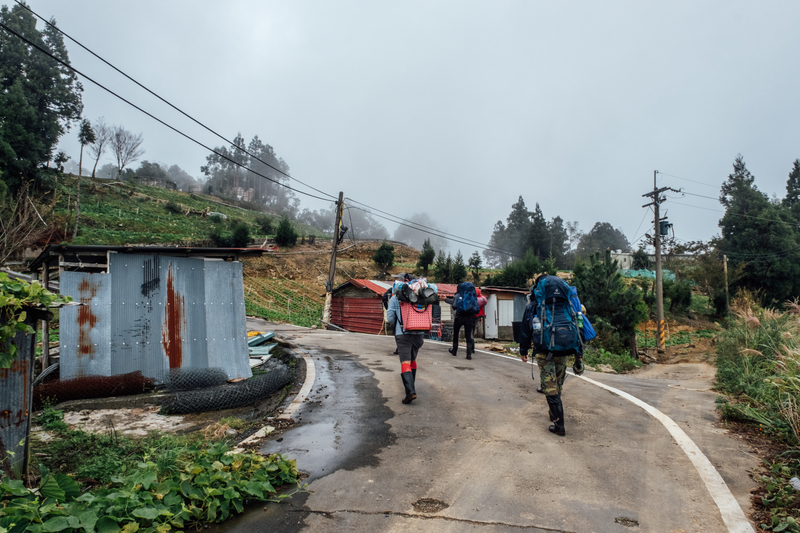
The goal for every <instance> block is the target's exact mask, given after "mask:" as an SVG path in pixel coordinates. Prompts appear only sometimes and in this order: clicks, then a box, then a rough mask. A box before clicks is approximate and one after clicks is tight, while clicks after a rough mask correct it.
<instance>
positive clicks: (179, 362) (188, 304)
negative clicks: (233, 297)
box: [109, 254, 208, 382]
mask: <svg viewBox="0 0 800 533" xmlns="http://www.w3.org/2000/svg"><path fill="white" fill-rule="evenodd" d="M203 265H204V261H203V260H202V259H196V258H187V257H167V256H157V255H140V254H110V258H109V270H110V272H111V371H112V374H114V375H116V374H125V373H127V372H133V371H136V370H141V371H142V374H144V375H145V376H146V377H152V378H155V379H156V380H157V381H158V382H163V381H165V380H166V378H167V377H168V375H169V370H170V369H172V368H182V367H195V368H206V367H208V352H207V349H206V334H205V333H206V327H205V310H204V306H203V301H204V298H205V290H204V271H203Z"/></svg>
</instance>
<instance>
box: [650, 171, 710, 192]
mask: <svg viewBox="0 0 800 533" xmlns="http://www.w3.org/2000/svg"><path fill="white" fill-rule="evenodd" d="M658 173H659V174H662V175H664V176H669V177H670V178H677V179H679V180H683V181H691V182H692V183H697V184H699V185H705V186H706V187H711V188H712V189H718V188H719V185H711V184H710V183H705V182H702V181H697V180H690V179H689V178H682V177H680V176H675V175H674V174H666V173H664V172H661V171H660V170H659V171H658Z"/></svg>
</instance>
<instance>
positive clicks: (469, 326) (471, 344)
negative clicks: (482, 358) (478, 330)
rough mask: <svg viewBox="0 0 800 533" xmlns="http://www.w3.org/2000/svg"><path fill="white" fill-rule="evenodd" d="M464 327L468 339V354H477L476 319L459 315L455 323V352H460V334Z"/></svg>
mask: <svg viewBox="0 0 800 533" xmlns="http://www.w3.org/2000/svg"><path fill="white" fill-rule="evenodd" d="M462 326H463V327H464V336H465V337H466V338H467V353H468V354H472V353H474V352H475V337H474V333H475V317H474V316H470V315H466V316H463V315H459V316H457V317H456V320H455V322H453V351H454V352H455V351H456V350H458V334H459V331H460V330H461V327H462Z"/></svg>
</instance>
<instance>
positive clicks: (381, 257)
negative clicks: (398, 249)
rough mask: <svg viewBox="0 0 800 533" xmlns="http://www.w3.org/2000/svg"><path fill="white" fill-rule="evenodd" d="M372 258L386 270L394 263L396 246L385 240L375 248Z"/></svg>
mask: <svg viewBox="0 0 800 533" xmlns="http://www.w3.org/2000/svg"><path fill="white" fill-rule="evenodd" d="M372 260H373V261H375V264H376V265H378V266H379V267H380V268H381V269H382V270H383V271H386V269H387V268H389V267H390V266H392V264H393V263H394V246H392V245H391V244H389V243H388V242H384V243H383V244H381V245H380V246H379V247H378V249H377V250H375V253H374V254H372Z"/></svg>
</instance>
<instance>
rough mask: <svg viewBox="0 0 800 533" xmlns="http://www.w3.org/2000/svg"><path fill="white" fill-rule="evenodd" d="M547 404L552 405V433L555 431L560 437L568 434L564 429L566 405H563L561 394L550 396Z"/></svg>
mask: <svg viewBox="0 0 800 533" xmlns="http://www.w3.org/2000/svg"><path fill="white" fill-rule="evenodd" d="M547 405H548V407H550V420H552V421H553V425H552V426H550V428H549V429H550V433H555V434H556V435H558V436H559V437H563V436H564V435H566V431H565V429H564V407H563V406H562V405H561V395H560V394H559V395H557V396H548V397H547Z"/></svg>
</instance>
